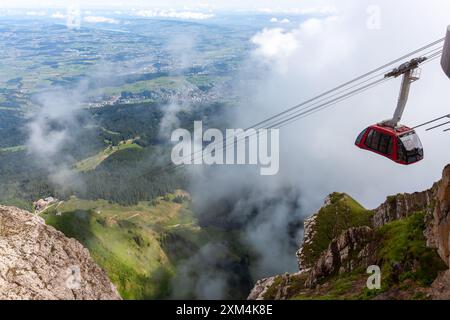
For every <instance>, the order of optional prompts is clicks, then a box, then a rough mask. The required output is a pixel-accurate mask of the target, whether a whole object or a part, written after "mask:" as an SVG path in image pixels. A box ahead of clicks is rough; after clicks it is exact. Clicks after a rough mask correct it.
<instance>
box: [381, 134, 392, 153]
mask: <svg viewBox="0 0 450 320" xmlns="http://www.w3.org/2000/svg"><path fill="white" fill-rule="evenodd" d="M378 151H379V152H380V153H382V154H386V155H392V137H391V136H388V135H386V134H381V137H380V146H379V147H378Z"/></svg>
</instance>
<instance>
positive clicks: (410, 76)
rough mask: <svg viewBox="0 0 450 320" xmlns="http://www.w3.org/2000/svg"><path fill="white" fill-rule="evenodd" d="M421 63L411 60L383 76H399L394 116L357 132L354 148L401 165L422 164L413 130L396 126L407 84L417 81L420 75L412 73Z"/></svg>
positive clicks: (420, 148) (420, 144) (421, 156)
mask: <svg viewBox="0 0 450 320" xmlns="http://www.w3.org/2000/svg"><path fill="white" fill-rule="evenodd" d="M425 60H426V58H416V59H412V60H411V61H409V62H406V63H404V64H402V65H401V66H400V67H398V68H397V69H394V70H393V71H392V72H390V73H388V74H386V75H385V77H386V78H389V77H399V76H401V75H403V81H402V87H401V90H400V97H399V99H398V104H397V108H396V110H395V113H394V116H393V118H392V119H390V120H386V121H383V122H382V123H379V124H376V125H373V126H370V127H368V128H367V129H365V130H364V131H363V132H361V133H360V135H359V136H358V138H357V139H356V142H355V144H356V146H357V147H359V148H361V149H364V150H369V151H372V152H375V153H376V154H379V155H381V156H384V157H386V158H389V159H391V160H392V161H394V162H396V163H399V164H404V165H410V164H413V163H416V162H419V161H421V160H423V155H424V152H423V147H422V143H421V142H420V139H419V136H418V135H417V134H416V132H415V131H414V130H413V129H411V128H408V127H406V126H402V125H399V122H400V120H401V118H402V115H403V111H404V110H405V107H406V102H407V101H408V95H409V89H410V87H411V83H413V82H414V81H417V80H418V79H419V77H420V74H419V73H416V72H414V71H415V70H416V69H417V68H418V67H419V64H420V63H422V62H424V61H425Z"/></svg>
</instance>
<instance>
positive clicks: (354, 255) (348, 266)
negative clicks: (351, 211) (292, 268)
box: [305, 227, 375, 288]
mask: <svg viewBox="0 0 450 320" xmlns="http://www.w3.org/2000/svg"><path fill="white" fill-rule="evenodd" d="M374 237H375V234H374V232H373V231H372V229H371V228H369V227H359V228H351V229H348V230H346V231H344V232H343V233H342V234H341V235H340V236H339V237H338V238H336V239H334V240H333V241H332V242H331V243H330V245H329V247H328V250H326V251H324V252H323V253H322V255H321V256H320V258H319V260H318V261H317V262H316V264H315V265H314V267H312V269H311V271H310V272H309V276H308V278H307V280H306V283H305V285H306V287H310V288H311V287H314V286H315V285H317V283H319V281H320V280H321V279H324V278H326V277H328V276H330V275H335V274H342V273H349V272H352V271H353V270H355V268H357V267H360V266H362V267H364V268H367V267H368V266H370V265H371V264H373V263H374V261H372V258H373V255H372V254H371V253H372V252H373V251H374V248H373V246H374V245H375V244H374V242H372V240H373V239H374Z"/></svg>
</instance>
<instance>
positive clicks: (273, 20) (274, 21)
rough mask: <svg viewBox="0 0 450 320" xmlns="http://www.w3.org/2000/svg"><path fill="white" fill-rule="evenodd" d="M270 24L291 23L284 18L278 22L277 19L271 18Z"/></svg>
mask: <svg viewBox="0 0 450 320" xmlns="http://www.w3.org/2000/svg"><path fill="white" fill-rule="evenodd" d="M270 22H272V23H283V24H286V23H289V22H291V21H290V20H289V19H287V18H284V19H281V20H279V19H278V18H275V17H273V18H272V19H270Z"/></svg>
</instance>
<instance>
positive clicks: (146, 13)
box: [137, 10, 214, 20]
mask: <svg viewBox="0 0 450 320" xmlns="http://www.w3.org/2000/svg"><path fill="white" fill-rule="evenodd" d="M137 15H138V16H141V17H147V18H153V17H161V18H172V19H186V20H206V19H210V18H213V17H214V14H213V13H201V12H194V11H175V10H140V11H138V12H137Z"/></svg>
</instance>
